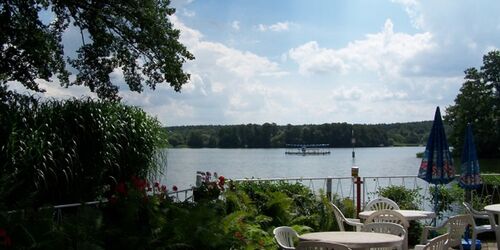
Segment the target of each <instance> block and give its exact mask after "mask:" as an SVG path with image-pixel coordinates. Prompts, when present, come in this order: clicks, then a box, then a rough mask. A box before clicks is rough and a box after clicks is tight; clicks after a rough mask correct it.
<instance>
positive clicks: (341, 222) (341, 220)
mask: <svg viewBox="0 0 500 250" xmlns="http://www.w3.org/2000/svg"><path fill="white" fill-rule="evenodd" d="M330 204H331V205H332V207H333V214H335V219H336V220H337V224H338V225H339V230H340V231H345V227H344V221H347V219H346V218H345V216H344V214H343V213H342V211H340V209H339V208H338V207H337V206H336V205H335V204H333V203H332V202H330Z"/></svg>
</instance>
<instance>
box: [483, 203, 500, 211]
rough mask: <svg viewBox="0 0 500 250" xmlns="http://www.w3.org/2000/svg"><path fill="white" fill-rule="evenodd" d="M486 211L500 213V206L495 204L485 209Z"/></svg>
mask: <svg viewBox="0 0 500 250" xmlns="http://www.w3.org/2000/svg"><path fill="white" fill-rule="evenodd" d="M484 210H486V211H488V212H494V213H500V204H493V205H488V206H486V207H484Z"/></svg>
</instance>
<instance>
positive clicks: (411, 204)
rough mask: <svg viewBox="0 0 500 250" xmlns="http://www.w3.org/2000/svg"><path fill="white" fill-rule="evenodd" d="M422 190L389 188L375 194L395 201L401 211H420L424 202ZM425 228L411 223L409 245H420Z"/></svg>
mask: <svg viewBox="0 0 500 250" xmlns="http://www.w3.org/2000/svg"><path fill="white" fill-rule="evenodd" d="M420 191H421V188H415V189H410V188H406V187H405V186H387V187H383V188H379V189H378V190H377V191H376V192H375V194H377V195H379V196H382V197H386V198H389V199H391V200H393V201H395V202H396V203H397V204H398V206H399V208H401V209H408V210H413V209H419V207H420V204H422V201H423V198H424V197H423V195H422V194H420ZM422 229H423V226H422V224H421V223H420V222H418V221H410V227H409V228H408V244H409V245H415V244H418V243H419V238H420V235H421V234H422Z"/></svg>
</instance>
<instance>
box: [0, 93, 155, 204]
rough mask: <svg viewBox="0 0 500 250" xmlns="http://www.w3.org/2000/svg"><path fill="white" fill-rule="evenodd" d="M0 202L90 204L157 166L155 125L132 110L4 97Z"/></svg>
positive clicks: (0, 131)
mask: <svg viewBox="0 0 500 250" xmlns="http://www.w3.org/2000/svg"><path fill="white" fill-rule="evenodd" d="M2 101H3V102H2V103H0V112H1V115H2V117H4V115H5V117H8V119H7V120H4V119H3V118H2V119H1V121H0V125H1V126H0V134H2V137H1V138H2V139H0V143H1V144H0V156H1V157H2V161H1V162H0V178H1V179H5V180H7V181H6V182H2V183H0V190H3V192H2V193H1V195H0V197H2V201H3V202H4V205H5V206H6V207H7V208H8V209H17V208H24V207H33V206H34V207H38V206H41V205H43V204H61V203H72V202H80V201H89V200H95V199H97V198H98V197H100V196H103V195H104V191H105V190H106V189H107V188H106V187H107V186H108V185H114V184H116V183H118V182H119V181H121V180H124V179H126V178H129V177H130V176H132V175H136V176H141V177H145V176H147V175H149V174H150V173H154V172H156V171H158V169H159V164H158V163H159V162H158V161H157V158H156V149H157V148H158V147H159V146H161V145H162V143H163V142H164V141H165V139H164V132H163V131H162V129H161V126H160V123H159V122H158V121H157V120H156V119H155V118H152V117H150V116H148V115H147V114H146V113H145V112H144V111H142V110H141V109H139V108H136V107H130V106H126V105H123V104H120V103H117V102H105V101H94V100H91V99H86V100H77V99H72V100H67V101H56V100H51V101H46V102H38V101H36V100H34V99H29V98H26V97H22V96H13V97H10V98H4V99H2Z"/></svg>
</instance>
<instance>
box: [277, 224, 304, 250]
mask: <svg viewBox="0 0 500 250" xmlns="http://www.w3.org/2000/svg"><path fill="white" fill-rule="evenodd" d="M273 234H274V239H275V240H276V243H278V245H279V247H280V249H284V250H292V249H295V246H294V244H293V241H294V240H295V239H297V240H298V238H299V235H298V234H297V232H295V230H293V228H291V227H286V226H283V227H277V228H275V229H274V230H273Z"/></svg>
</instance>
